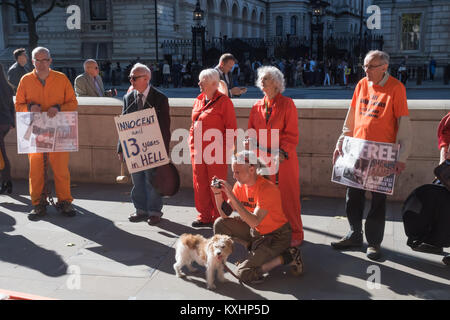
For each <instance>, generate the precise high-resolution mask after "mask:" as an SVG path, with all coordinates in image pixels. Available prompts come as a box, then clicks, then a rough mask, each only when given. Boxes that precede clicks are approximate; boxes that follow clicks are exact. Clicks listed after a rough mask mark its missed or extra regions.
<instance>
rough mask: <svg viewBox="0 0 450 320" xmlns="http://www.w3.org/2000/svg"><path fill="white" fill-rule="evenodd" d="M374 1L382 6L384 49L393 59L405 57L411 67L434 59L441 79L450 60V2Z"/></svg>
mask: <svg viewBox="0 0 450 320" xmlns="http://www.w3.org/2000/svg"><path fill="white" fill-rule="evenodd" d="M374 4H376V5H378V6H379V7H380V9H381V32H382V33H383V36H384V48H385V50H386V51H387V52H389V53H390V55H391V59H392V62H393V63H394V64H395V63H400V62H401V61H403V60H406V63H407V65H408V66H409V68H413V69H414V68H416V67H417V66H424V67H428V66H429V63H430V61H431V60H435V62H436V65H437V68H436V77H437V78H441V77H442V76H443V73H444V67H446V66H447V65H448V64H449V63H450V1H448V0H397V1H391V0H374ZM425 70H426V69H425Z"/></svg>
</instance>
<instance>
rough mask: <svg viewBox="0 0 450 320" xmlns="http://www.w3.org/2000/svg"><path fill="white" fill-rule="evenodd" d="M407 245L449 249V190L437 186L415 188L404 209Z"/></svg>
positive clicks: (427, 185) (426, 185)
mask: <svg viewBox="0 0 450 320" xmlns="http://www.w3.org/2000/svg"><path fill="white" fill-rule="evenodd" d="M402 214H403V225H404V228H405V233H406V235H407V236H408V241H407V244H408V245H409V246H411V247H413V245H414V244H415V243H427V244H430V245H433V246H436V247H449V246H450V191H449V190H447V189H446V188H445V187H444V186H442V185H438V184H425V185H423V186H420V187H418V188H416V189H415V190H414V191H413V192H412V193H411V194H410V195H409V197H408V198H407V199H406V201H405V203H404V204H403V208H402Z"/></svg>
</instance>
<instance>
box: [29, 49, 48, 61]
mask: <svg viewBox="0 0 450 320" xmlns="http://www.w3.org/2000/svg"><path fill="white" fill-rule="evenodd" d="M40 52H45V53H47V57H48V58H49V59H50V58H51V56H50V50H48V49H47V48H44V47H36V48H34V49H33V51H32V52H31V58H32V59H33V60H34V57H35V56H36V54H38V53H40Z"/></svg>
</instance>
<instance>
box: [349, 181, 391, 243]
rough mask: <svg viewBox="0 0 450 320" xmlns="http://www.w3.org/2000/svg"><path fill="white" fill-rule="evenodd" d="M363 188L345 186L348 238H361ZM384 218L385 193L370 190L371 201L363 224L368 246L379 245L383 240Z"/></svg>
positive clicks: (357, 239)
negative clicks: (348, 227) (348, 225)
mask: <svg viewBox="0 0 450 320" xmlns="http://www.w3.org/2000/svg"><path fill="white" fill-rule="evenodd" d="M365 193H366V191H365V190H361V189H356V188H351V187H349V188H347V197H346V203H345V211H346V213H347V218H348V222H349V224H350V232H349V234H348V235H347V237H348V238H352V239H353V240H355V241H360V240H362V219H363V212H364V204H365V201H366V198H365ZM385 219H386V195H385V194H382V193H377V192H372V202H371V205H370V210H369V213H368V214H367V218H366V223H365V225H364V229H365V233H366V239H367V242H368V244H369V246H379V245H380V244H381V242H382V241H383V236H384V225H385Z"/></svg>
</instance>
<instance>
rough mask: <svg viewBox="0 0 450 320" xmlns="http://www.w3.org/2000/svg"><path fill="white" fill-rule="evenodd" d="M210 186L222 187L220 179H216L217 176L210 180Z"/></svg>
mask: <svg viewBox="0 0 450 320" xmlns="http://www.w3.org/2000/svg"><path fill="white" fill-rule="evenodd" d="M211 187H214V188H217V189H220V188H222V182H220V180H219V179H217V178H213V179H212V180H211Z"/></svg>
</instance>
